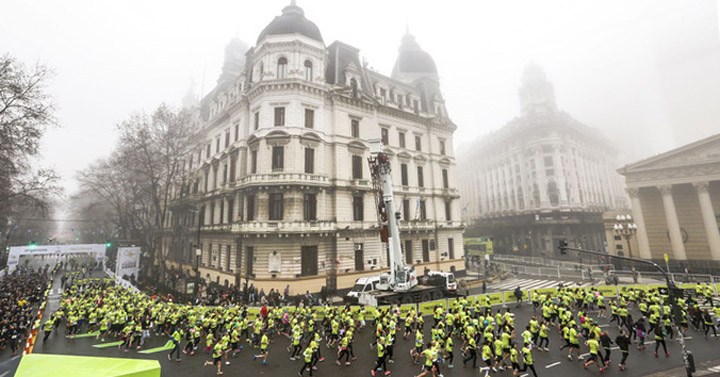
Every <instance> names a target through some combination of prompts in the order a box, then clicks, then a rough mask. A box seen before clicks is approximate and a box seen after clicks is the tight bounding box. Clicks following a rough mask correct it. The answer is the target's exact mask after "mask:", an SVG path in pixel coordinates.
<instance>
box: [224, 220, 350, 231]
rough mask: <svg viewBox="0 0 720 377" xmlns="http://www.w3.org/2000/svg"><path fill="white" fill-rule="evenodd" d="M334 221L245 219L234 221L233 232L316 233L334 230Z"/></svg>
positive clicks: (335, 225) (335, 227) (335, 228)
mask: <svg viewBox="0 0 720 377" xmlns="http://www.w3.org/2000/svg"><path fill="white" fill-rule="evenodd" d="M335 230H337V224H336V223H335V222H334V221H322V220H318V221H247V222H242V223H235V224H233V226H232V231H233V232H239V233H318V232H334V231H335Z"/></svg>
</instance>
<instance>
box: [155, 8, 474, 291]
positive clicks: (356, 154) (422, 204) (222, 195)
mask: <svg viewBox="0 0 720 377" xmlns="http://www.w3.org/2000/svg"><path fill="white" fill-rule="evenodd" d="M241 50H243V48H242V43H241V42H238V41H233V42H231V44H230V45H228V48H227V50H226V61H225V65H224V67H223V73H222V74H221V76H220V78H219V79H218V85H217V87H216V88H215V89H214V90H213V91H212V92H211V93H210V94H208V95H207V96H206V97H205V98H204V99H203V100H202V101H201V102H200V104H199V105H198V106H196V107H195V110H194V111H195V114H196V117H195V118H196V121H197V124H198V128H199V129H201V136H200V137H199V138H198V140H197V145H198V147H197V149H196V150H194V151H193V152H192V153H190V154H189V155H188V158H187V164H186V167H187V169H186V176H187V179H186V182H187V183H186V185H185V186H183V187H178V190H177V192H176V197H175V200H174V208H173V212H172V216H171V219H170V220H169V221H168V227H169V229H171V230H172V229H181V232H179V233H178V234H182V235H181V236H179V237H168V239H167V240H166V241H167V242H166V243H165V245H164V247H166V248H168V254H169V255H171V258H170V260H169V261H164V262H165V263H168V264H172V265H173V267H175V268H181V269H183V271H188V272H190V273H192V272H191V271H192V270H193V269H194V267H195V263H196V260H195V252H194V250H195V245H196V244H197V243H198V241H197V238H198V237H199V239H200V241H199V244H200V245H199V249H201V256H200V261H199V265H200V267H199V270H200V276H201V277H202V278H204V279H205V280H206V281H207V282H215V283H218V284H220V285H225V286H230V285H235V286H241V285H244V284H245V283H252V284H254V285H255V286H256V287H258V288H265V289H266V291H267V290H269V289H270V288H276V289H283V288H284V287H285V286H286V285H287V284H292V285H291V287H292V291H293V292H298V291H300V292H303V293H304V292H305V290H310V291H311V292H317V291H319V290H320V288H321V287H322V286H327V287H328V288H329V289H332V288H334V287H337V288H346V287H350V286H351V285H352V284H353V283H354V281H355V279H357V278H358V277H360V276H362V275H363V274H378V273H379V272H380V271H381V270H383V269H386V268H387V266H388V264H389V261H388V257H387V252H386V250H385V249H384V248H383V247H382V245H381V243H380V237H379V236H380V233H379V226H378V218H377V214H376V208H377V206H376V198H375V195H374V191H373V185H372V180H371V176H370V170H369V166H368V161H367V159H368V157H370V154H369V149H368V140H369V139H374V138H377V139H382V140H383V143H384V144H385V150H386V152H387V153H388V154H389V155H390V156H392V157H391V158H392V169H393V170H392V175H393V183H394V187H395V192H394V194H395V199H396V201H397V202H398V208H399V211H400V212H401V214H402V220H401V225H400V228H401V237H402V245H403V255H404V258H405V259H406V262H407V263H410V264H413V265H416V266H417V267H418V268H419V270H420V272H421V273H422V271H423V269H424V268H430V269H433V270H435V269H439V270H444V271H448V270H450V269H455V268H458V269H461V268H463V265H464V264H463V260H462V256H463V246H462V233H463V227H462V225H461V222H460V213H459V212H460V209H459V200H458V198H459V194H458V191H457V189H456V185H455V179H456V178H455V177H456V168H455V157H454V155H453V139H452V137H453V132H454V130H455V129H456V126H455V125H454V124H453V122H452V121H451V120H450V119H449V118H448V115H447V112H446V110H445V104H444V100H443V97H442V95H441V92H440V83H439V79H438V74H437V69H436V66H435V63H434V61H433V59H432V57H431V56H430V55H429V54H428V53H427V52H425V51H423V50H422V49H421V48H420V46H419V45H418V43H417V42H415V39H414V37H413V36H412V35H409V34H408V35H405V37H403V39H402V42H401V45H400V49H399V54H398V57H397V61H396V64H395V67H394V69H393V71H392V75H391V76H389V77H388V76H384V75H382V74H380V73H378V72H375V71H373V70H370V69H369V68H368V67H367V66H366V65H365V64H363V63H361V60H360V56H359V49H357V48H355V47H353V46H350V45H347V44H345V43H342V42H334V43H332V44H330V45H329V46H326V45H325V43H324V40H323V38H322V35H321V33H320V30H319V29H318V27H317V26H316V25H315V24H314V23H312V22H311V21H309V20H308V19H307V18H306V17H305V15H304V12H303V10H302V9H301V8H300V7H298V6H296V5H295V4H294V3H293V4H291V5H289V6H287V7H285V8H284V9H283V10H282V14H281V15H280V16H278V17H276V18H275V19H274V20H273V21H272V22H271V23H270V24H269V25H268V26H267V27H266V28H265V29H264V30H263V31H262V32H261V33H260V36H259V37H258V39H257V43H256V45H255V46H254V47H252V48H250V49H248V50H247V51H246V52H245V51H242V52H240V51H241ZM198 223H199V230H197V229H195V228H197V227H198ZM196 231H197V232H198V233H197V234H196V233H195V232H196ZM171 232H172V231H171Z"/></svg>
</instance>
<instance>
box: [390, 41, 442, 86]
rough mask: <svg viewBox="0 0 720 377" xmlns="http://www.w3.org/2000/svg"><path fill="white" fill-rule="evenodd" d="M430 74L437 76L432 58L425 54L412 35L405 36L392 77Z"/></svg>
mask: <svg viewBox="0 0 720 377" xmlns="http://www.w3.org/2000/svg"><path fill="white" fill-rule="evenodd" d="M403 73H411V74H432V75H437V66H435V60H433V58H432V56H430V54H428V53H427V52H425V51H424V50H423V49H422V48H420V45H419V44H418V43H417V42H416V41H415V37H414V36H413V35H412V34H409V33H408V34H405V36H404V37H403V39H402V43H401V44H400V48H399V53H398V57H397V60H396V61H395V67H394V68H393V76H397V75H398V74H403Z"/></svg>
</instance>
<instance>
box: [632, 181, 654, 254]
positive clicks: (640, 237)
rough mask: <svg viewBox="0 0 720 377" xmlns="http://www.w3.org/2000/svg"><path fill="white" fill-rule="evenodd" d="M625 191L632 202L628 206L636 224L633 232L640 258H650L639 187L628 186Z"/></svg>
mask: <svg viewBox="0 0 720 377" xmlns="http://www.w3.org/2000/svg"><path fill="white" fill-rule="evenodd" d="M627 193H628V196H630V201H631V203H632V204H631V206H630V207H631V208H632V214H633V220H634V221H635V225H637V234H635V237H637V243H638V249H640V250H638V252H639V253H640V258H642V259H652V254H651V253H650V241H649V239H648V235H647V228H645V215H643V212H642V206H641V205H640V189H637V188H629V189H627Z"/></svg>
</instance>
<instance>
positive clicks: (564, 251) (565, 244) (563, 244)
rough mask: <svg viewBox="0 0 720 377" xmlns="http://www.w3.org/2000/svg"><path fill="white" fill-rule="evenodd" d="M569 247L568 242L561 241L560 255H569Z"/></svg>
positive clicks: (559, 246) (559, 244) (559, 245)
mask: <svg viewBox="0 0 720 377" xmlns="http://www.w3.org/2000/svg"><path fill="white" fill-rule="evenodd" d="M567 247H568V242H567V240H560V241H559V242H558V249H560V254H562V255H567Z"/></svg>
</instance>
